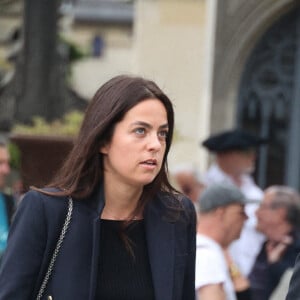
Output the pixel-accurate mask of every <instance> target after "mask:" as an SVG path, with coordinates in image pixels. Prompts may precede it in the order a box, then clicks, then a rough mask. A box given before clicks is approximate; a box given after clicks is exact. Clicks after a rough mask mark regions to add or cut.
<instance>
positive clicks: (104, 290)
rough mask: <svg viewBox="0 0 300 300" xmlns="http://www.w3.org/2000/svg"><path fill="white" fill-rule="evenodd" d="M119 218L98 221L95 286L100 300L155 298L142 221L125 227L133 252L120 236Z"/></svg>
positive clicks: (146, 299) (150, 299) (148, 299)
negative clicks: (99, 223) (98, 242)
mask: <svg viewBox="0 0 300 300" xmlns="http://www.w3.org/2000/svg"><path fill="white" fill-rule="evenodd" d="M122 225H124V224H123V222H122V221H115V220H101V236H100V253H99V255H100V256H99V269H98V285H97V291H96V299H99V300H154V299H155V298H154V288H153V284H152V277H151V269H150V264H149V257H148V251H147V243H146V236H145V229H144V221H143V220H138V221H133V223H132V224H130V225H129V226H128V227H127V228H126V229H125V234H126V236H127V237H128V238H129V239H130V245H131V249H132V253H130V251H129V250H128V249H126V246H125V243H124V241H123V240H122V237H121V231H122V230H124V229H123V228H122Z"/></svg>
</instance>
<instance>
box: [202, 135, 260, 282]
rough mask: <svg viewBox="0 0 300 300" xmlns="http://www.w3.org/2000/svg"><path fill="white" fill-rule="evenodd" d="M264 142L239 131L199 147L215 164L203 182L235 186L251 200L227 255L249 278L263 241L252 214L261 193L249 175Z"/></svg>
mask: <svg viewBox="0 0 300 300" xmlns="http://www.w3.org/2000/svg"><path fill="white" fill-rule="evenodd" d="M263 143H266V140H265V139H261V138H258V137H256V136H254V135H252V134H250V133H248V132H245V131H242V130H238V129H236V130H229V131H224V132H221V133H218V134H215V135H212V136H211V137H209V138H208V139H206V140H205V141H203V143H202V145H203V146H204V147H206V148H207V149H208V150H209V151H210V152H212V153H214V154H215V162H214V163H213V164H212V165H211V166H210V168H209V169H208V171H207V172H206V173H205V174H204V176H203V181H204V183H205V184H206V185H207V186H209V185H211V184H214V183H226V184H230V185H233V186H235V187H238V188H239V189H240V191H241V192H242V193H243V194H244V196H245V197H246V198H247V199H248V200H250V202H251V203H248V204H247V205H246V207H245V210H246V213H247V215H248V217H249V218H248V220H247V221H246V222H245V225H244V227H243V230H242V233H241V237H240V238H239V239H238V240H237V241H235V242H234V243H232V245H231V246H230V254H231V256H232V257H233V259H234V261H235V263H236V264H237V266H238V267H239V269H240V270H241V272H242V273H243V274H244V275H245V276H248V275H249V273H250V271H251V269H252V266H253V264H254V261H255V258H256V256H257V255H258V252H259V250H260V248H261V246H262V243H263V242H264V240H265V237H264V235H263V234H261V233H259V232H258V231H257V230H256V229H255V227H256V216H255V211H256V210H257V208H258V207H259V203H260V202H261V199H262V197H263V191H262V190H261V189H260V188H259V187H258V186H257V185H256V184H255V182H254V180H253V178H252V176H251V173H252V172H253V171H254V168H255V160H256V150H257V147H258V146H259V145H261V144H263Z"/></svg>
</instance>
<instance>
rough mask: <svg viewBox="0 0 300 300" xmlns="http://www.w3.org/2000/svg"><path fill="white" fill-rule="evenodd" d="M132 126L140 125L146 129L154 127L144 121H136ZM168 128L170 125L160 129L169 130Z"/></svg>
mask: <svg viewBox="0 0 300 300" xmlns="http://www.w3.org/2000/svg"><path fill="white" fill-rule="evenodd" d="M131 125H132V126H136V125H139V126H144V127H146V128H152V127H153V126H152V125H150V124H149V123H146V122H143V121H136V122H134V123H132V124H131ZM168 127H169V125H168V123H167V124H163V125H160V126H159V128H160V129H162V128H168Z"/></svg>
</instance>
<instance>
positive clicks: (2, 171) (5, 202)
mask: <svg viewBox="0 0 300 300" xmlns="http://www.w3.org/2000/svg"><path fill="white" fill-rule="evenodd" d="M9 159H10V156H9V151H8V147H7V144H6V143H5V142H4V141H2V140H0V260H1V256H2V254H3V252H4V250H5V248H6V243H7V236H8V231H9V226H10V222H11V219H12V216H13V213H14V207H15V204H14V199H13V197H11V196H10V195H7V194H5V193H4V192H3V189H4V187H5V179H6V177H7V176H8V175H9V173H10V165H9Z"/></svg>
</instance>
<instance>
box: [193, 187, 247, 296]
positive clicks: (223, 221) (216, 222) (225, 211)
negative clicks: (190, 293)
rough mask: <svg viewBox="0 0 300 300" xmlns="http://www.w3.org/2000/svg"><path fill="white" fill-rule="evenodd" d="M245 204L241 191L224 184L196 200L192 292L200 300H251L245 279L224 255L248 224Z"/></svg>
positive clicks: (210, 189)
mask: <svg viewBox="0 0 300 300" xmlns="http://www.w3.org/2000/svg"><path fill="white" fill-rule="evenodd" d="M246 203H247V199H246V198H245V196H244V195H243V194H242V193H241V191H240V190H239V189H238V188H236V187H234V186H233V185H227V184H213V185H211V186H209V187H207V188H206V189H205V190H204V191H203V192H202V193H201V196H200V198H199V199H198V202H197V205H198V211H199V213H198V214H199V218H198V224H197V250H196V277H195V288H196V294H197V296H198V299H199V300H212V299H213V300H235V299H245V300H246V299H247V300H249V299H251V298H250V297H251V295H250V290H249V282H248V280H247V278H245V277H244V276H243V275H242V274H241V273H239V272H238V271H237V268H236V266H235V265H234V264H233V262H232V261H231V258H230V256H229V254H228V252H227V248H228V246H229V245H230V244H231V243H232V242H233V241H234V240H236V239H238V238H239V236H240V233H241V230H242V227H243V225H244V222H245V221H246V220H247V216H246V213H245V211H244V206H245V204H246Z"/></svg>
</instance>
